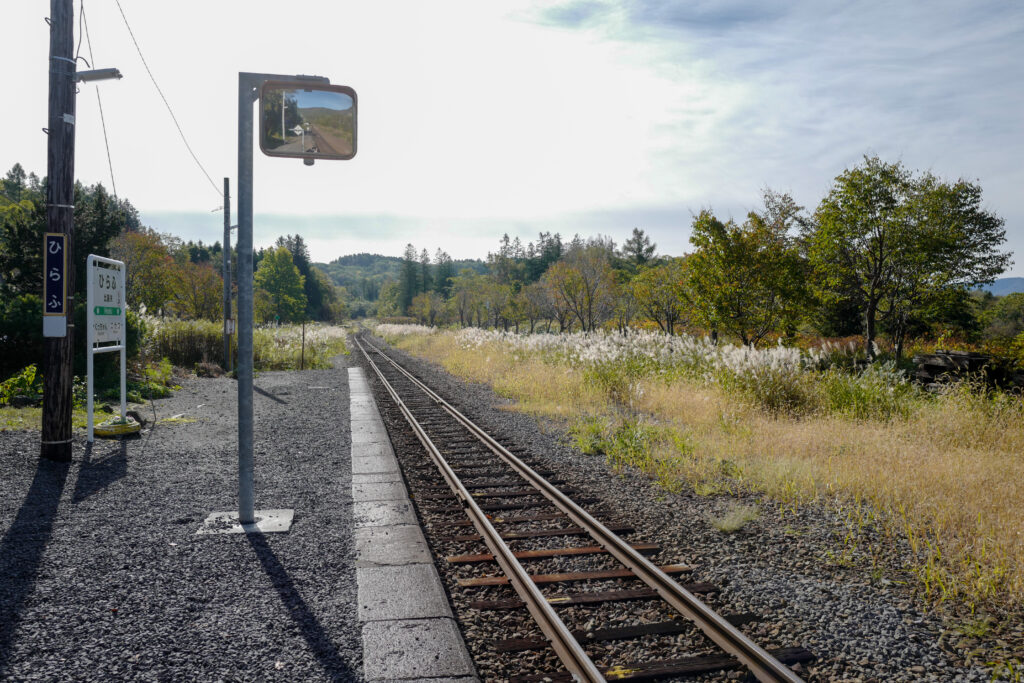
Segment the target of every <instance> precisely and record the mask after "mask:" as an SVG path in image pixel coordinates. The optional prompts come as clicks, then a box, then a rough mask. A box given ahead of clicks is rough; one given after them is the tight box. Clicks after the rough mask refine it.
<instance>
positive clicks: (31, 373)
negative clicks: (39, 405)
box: [0, 365, 43, 406]
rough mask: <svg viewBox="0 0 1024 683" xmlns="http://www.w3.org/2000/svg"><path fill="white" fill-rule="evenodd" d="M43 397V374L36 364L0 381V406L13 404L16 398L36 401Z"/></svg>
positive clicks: (31, 401)
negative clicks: (39, 371) (38, 370)
mask: <svg viewBox="0 0 1024 683" xmlns="http://www.w3.org/2000/svg"><path fill="white" fill-rule="evenodd" d="M42 398H43V376H42V375H40V374H38V372H37V371H36V366H35V365H29V366H27V367H25V368H23V369H22V370H21V372H19V373H17V374H16V375H14V376H12V377H9V378H8V379H6V380H4V381H3V382H0V406H6V405H11V403H12V401H13V400H14V399H22V400H25V401H27V402H29V403H33V404H34V403H36V402H37V401H41V400H42Z"/></svg>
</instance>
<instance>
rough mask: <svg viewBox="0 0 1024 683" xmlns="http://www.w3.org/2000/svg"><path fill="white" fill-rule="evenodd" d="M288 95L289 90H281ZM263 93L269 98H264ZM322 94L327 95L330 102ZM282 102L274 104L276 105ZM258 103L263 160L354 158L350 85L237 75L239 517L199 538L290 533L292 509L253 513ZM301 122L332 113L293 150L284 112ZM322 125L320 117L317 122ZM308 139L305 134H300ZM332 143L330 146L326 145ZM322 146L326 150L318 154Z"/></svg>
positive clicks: (221, 519)
mask: <svg viewBox="0 0 1024 683" xmlns="http://www.w3.org/2000/svg"><path fill="white" fill-rule="evenodd" d="M286 90H287V92H286ZM264 93H267V95H266V97H267V99H266V100H265V101H263V100H261V97H262V96H263V95H264ZM320 93H330V95H329V99H328V101H327V102H325V101H324V100H322V99H321V97H320V95H318V94H320ZM278 98H279V99H278ZM256 102H261V107H260V109H261V119H260V120H261V122H262V123H263V124H264V125H265V126H267V128H265V129H264V132H265V133H268V134H267V135H261V136H260V149H261V150H263V153H264V154H267V155H268V156H280V157H291V158H299V159H303V162H304V163H306V164H307V165H312V164H313V160H314V159H341V160H344V159H351V158H352V157H354V156H355V153H356V138H357V136H356V92H355V90H353V89H352V88H349V87H348V86H341V85H331V82H330V80H329V79H327V78H324V77H322V76H288V75H280V74H259V73H246V72H241V73H239V74H238V241H237V243H236V244H237V253H238V273H237V282H238V327H237V329H238V358H237V361H236V362H237V372H238V511H237V512H214V513H212V514H211V515H210V516H209V517H207V518H206V523H205V525H204V527H203V528H201V529H200V530H199V532H198V533H201V534H203V533H240V532H245V533H248V532H251V531H255V532H264V533H266V532H268V531H288V529H289V528H290V527H291V522H292V515H293V512H294V511H293V510H287V509H285V510H260V511H259V512H258V513H257V511H256V510H255V494H254V491H253V488H254V487H253V348H252V341H253V339H252V338H253V263H252V261H253V245H252V241H253V240H252V175H253V142H254V141H253V133H254V129H255V121H254V119H253V113H252V110H253V104H255V103H256ZM275 103H278V106H280V107H281V140H280V143H279V144H274V143H275V141H274V140H272V139H271V138H272V136H270V135H269V126H273V127H274V130H275V132H276V125H277V123H276V121H272V120H271V118H270V117H271V116H276V110H275V109H274V104H275ZM286 108H287V109H288V111H289V112H290V113H291V114H292V115H294V116H297V117H299V120H300V122H301V120H302V117H303V115H304V114H303V111H304V110H305V112H306V113H307V114H309V112H311V111H314V110H315V111H316V112H317V114H318V115H319V114H321V113H323V111H324V110H327V111H329V112H331V119H330V120H329V123H328V124H325V126H324V127H325V128H326V129H328V130H329V131H333V130H336V131H337V132H336V133H335V132H325V131H321V132H319V133H317V128H316V125H317V124H316V122H313V123H311V134H313V135H320V136H322V137H323V139H324V142H323V143H322V144H318V145H316V146H315V149H310V150H305V149H302V148H301V146H300V149H299V150H295V149H294V148H291V147H290V145H291V144H292V143H293V142H294V141H292V142H288V141H287V137H286V129H285V125H286V121H287V116H286V114H285V109H286ZM318 120H319V119H318ZM302 131H303V135H305V129H304V128H303V129H302ZM329 139H330V140H333V143H329V142H328V140H329ZM321 147H325V148H326V149H324V150H321Z"/></svg>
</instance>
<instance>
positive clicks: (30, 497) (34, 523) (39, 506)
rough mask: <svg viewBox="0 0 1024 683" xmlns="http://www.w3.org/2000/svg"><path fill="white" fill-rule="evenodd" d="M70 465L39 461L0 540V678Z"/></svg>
mask: <svg viewBox="0 0 1024 683" xmlns="http://www.w3.org/2000/svg"><path fill="white" fill-rule="evenodd" d="M70 468H71V463H70V462H54V461H52V460H47V459H45V458H40V460H39V466H38V468H37V469H36V474H35V477H34V478H33V479H32V485H31V486H30V487H29V490H28V493H27V494H26V495H25V502H23V503H22V505H21V508H20V509H19V510H18V514H17V515H16V516H15V518H14V523H13V524H12V525H11V527H10V529H8V530H7V533H6V534H4V537H3V539H2V540H0V679H2V678H4V672H5V671H7V669H8V668H9V666H10V662H9V657H10V651H11V645H12V644H13V639H14V632H15V630H16V628H17V626H18V621H19V619H20V614H21V610H22V608H23V607H24V603H25V600H26V598H28V597H29V595H31V594H32V590H33V588H34V587H35V584H36V576H37V574H38V572H39V565H40V564H41V563H42V559H43V554H44V553H45V552H46V545H47V543H48V542H49V540H50V534H51V533H52V531H53V522H54V519H55V518H56V516H57V508H58V507H59V506H60V497H61V495H62V494H63V492H64V484H65V482H66V481H67V477H68V470H69V469H70Z"/></svg>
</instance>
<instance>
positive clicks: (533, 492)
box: [413, 488, 576, 500]
mask: <svg viewBox="0 0 1024 683" xmlns="http://www.w3.org/2000/svg"><path fill="white" fill-rule="evenodd" d="M562 493H565V494H566V495H568V494H570V493H576V489H573V488H565V489H562ZM452 495H453V494H452V492H451V491H448V492H447V493H420V494H416V495H413V498H420V499H422V500H444V499H446V498H451V497H452ZM470 495H472V496H473V497H474V498H478V499H482V498H528V497H534V498H536V497H537V496H543V495H544V494H543V493H541V492H540V491H539V490H537V489H513V490H512V491H498V492H488V493H473V494H470Z"/></svg>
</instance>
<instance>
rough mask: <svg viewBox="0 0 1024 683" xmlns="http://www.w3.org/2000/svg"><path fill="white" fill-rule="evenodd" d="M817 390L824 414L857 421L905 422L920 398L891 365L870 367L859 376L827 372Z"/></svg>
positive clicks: (890, 363)
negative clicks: (902, 420) (893, 420)
mask: <svg viewBox="0 0 1024 683" xmlns="http://www.w3.org/2000/svg"><path fill="white" fill-rule="evenodd" d="M817 388H818V395H819V398H820V400H821V409H822V410H823V411H824V412H826V413H830V414H840V415H845V416H847V417H851V418H854V419H856V420H870V419H879V420H892V419H896V418H905V417H907V416H908V415H909V414H910V412H911V409H912V407H913V405H914V402H915V401H916V400H919V399H920V398H921V391H920V389H917V388H916V387H915V386H914V385H913V384H911V383H910V382H909V381H908V380H907V378H906V376H905V375H904V374H903V373H902V372H901V371H900V370H898V369H897V368H896V364H895V363H894V362H888V363H873V364H871V365H868V366H867V367H865V368H864V369H863V370H862V371H861V372H859V373H850V372H847V371H843V370H839V369H837V368H829V369H828V370H827V371H825V372H824V373H823V374H822V376H821V378H820V381H819V382H818V383H817Z"/></svg>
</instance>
